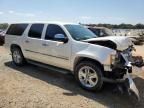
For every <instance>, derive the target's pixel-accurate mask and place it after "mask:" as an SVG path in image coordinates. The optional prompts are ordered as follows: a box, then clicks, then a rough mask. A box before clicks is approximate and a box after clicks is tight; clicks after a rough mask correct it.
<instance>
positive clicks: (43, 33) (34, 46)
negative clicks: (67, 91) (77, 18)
mask: <svg viewBox="0 0 144 108" xmlns="http://www.w3.org/2000/svg"><path fill="white" fill-rule="evenodd" d="M5 47H6V48H8V50H9V51H10V52H11V53H12V60H13V62H14V63H15V64H16V65H18V66H22V65H24V64H25V63H26V62H30V63H33V64H35V65H39V66H42V67H45V68H46V67H49V68H50V67H51V69H56V70H59V71H62V72H65V71H67V72H71V73H72V74H73V75H74V76H75V78H76V80H77V82H78V83H79V85H80V86H81V87H82V88H84V89H86V90H89V91H99V90H101V89H102V86H103V83H104V82H111V83H118V84H119V82H121V83H122V84H123V85H124V86H126V88H127V91H129V92H134V93H135V94H136V96H137V97H138V98H139V92H138V90H137V88H136V86H135V83H134V82H133V80H132V78H131V77H130V75H129V73H132V67H133V65H135V63H134V62H133V59H132V51H133V49H134V48H133V44H132V42H131V40H130V39H129V38H127V37H122V36H109V37H99V38H98V36H96V35H95V34H94V33H93V32H91V31H90V30H88V29H87V28H85V27H83V26H81V25H79V24H72V23H57V22H56V23H53V22H52V23H19V24H11V25H10V26H9V28H8V30H7V32H6V36H5ZM52 67H53V68H52ZM122 84H121V85H122Z"/></svg>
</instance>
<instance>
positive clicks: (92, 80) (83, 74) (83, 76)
mask: <svg viewBox="0 0 144 108" xmlns="http://www.w3.org/2000/svg"><path fill="white" fill-rule="evenodd" d="M78 77H79V80H80V82H81V84H82V85H83V86H85V87H88V88H91V87H94V86H96V84H97V83H98V75H97V72H96V71H95V70H94V69H93V68H92V67H90V66H84V67H82V68H80V70H79V72H78Z"/></svg>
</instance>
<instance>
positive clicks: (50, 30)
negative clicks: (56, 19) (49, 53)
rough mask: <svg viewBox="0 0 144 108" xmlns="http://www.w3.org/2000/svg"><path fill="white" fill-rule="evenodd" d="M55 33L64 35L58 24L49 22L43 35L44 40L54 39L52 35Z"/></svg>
mask: <svg viewBox="0 0 144 108" xmlns="http://www.w3.org/2000/svg"><path fill="white" fill-rule="evenodd" d="M56 34H63V35H65V36H66V34H65V32H64V31H63V29H62V28H61V27H60V26H58V25H54V24H49V25H48V27H47V30H46V35H45V39H46V40H55V38H54V36H55V35H56Z"/></svg>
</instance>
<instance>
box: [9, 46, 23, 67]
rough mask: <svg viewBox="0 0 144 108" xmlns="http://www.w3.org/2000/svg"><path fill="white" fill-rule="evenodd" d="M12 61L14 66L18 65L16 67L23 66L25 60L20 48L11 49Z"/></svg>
mask: <svg viewBox="0 0 144 108" xmlns="http://www.w3.org/2000/svg"><path fill="white" fill-rule="evenodd" d="M11 52H12V60H13V62H14V64H16V65H18V66H22V65H24V64H25V58H24V56H23V54H22V51H21V49H20V48H17V47H15V48H13V49H12V51H11Z"/></svg>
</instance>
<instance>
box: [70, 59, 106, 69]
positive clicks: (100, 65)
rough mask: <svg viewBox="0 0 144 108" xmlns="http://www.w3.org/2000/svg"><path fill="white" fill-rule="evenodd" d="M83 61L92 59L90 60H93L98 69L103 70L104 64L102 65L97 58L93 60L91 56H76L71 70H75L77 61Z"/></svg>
mask: <svg viewBox="0 0 144 108" xmlns="http://www.w3.org/2000/svg"><path fill="white" fill-rule="evenodd" d="M83 61H92V62H94V63H95V64H96V65H97V66H98V67H100V69H101V70H102V71H104V66H103V65H102V64H101V63H100V62H99V61H98V60H95V59H92V58H89V57H77V58H76V59H75V60H74V64H73V70H75V67H76V66H77V65H78V63H80V62H83Z"/></svg>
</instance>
